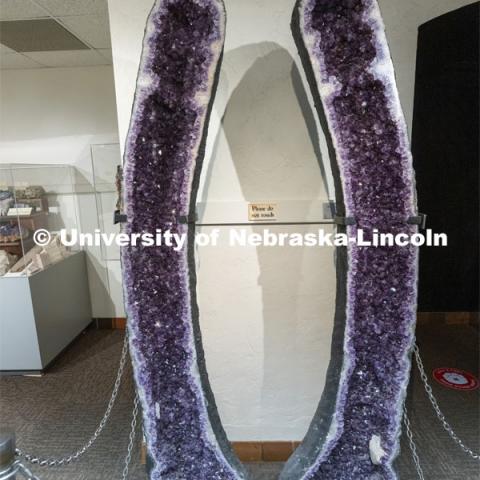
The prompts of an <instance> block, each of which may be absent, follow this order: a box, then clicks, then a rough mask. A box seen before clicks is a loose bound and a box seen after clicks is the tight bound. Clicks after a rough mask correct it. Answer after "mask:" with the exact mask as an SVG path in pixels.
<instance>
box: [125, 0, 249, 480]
mask: <svg viewBox="0 0 480 480" xmlns="http://www.w3.org/2000/svg"><path fill="white" fill-rule="evenodd" d="M192 1H193V2H195V3H197V2H198V3H204V4H214V5H216V6H217V8H218V9H219V11H221V15H220V16H222V15H223V19H225V17H226V15H225V9H224V4H223V1H222V0H192ZM174 2H175V0H157V1H156V2H155V4H154V6H153V7H152V10H151V12H150V15H149V19H148V21H147V26H146V29H145V38H144V47H143V53H142V60H141V63H140V68H139V73H138V77H137V91H136V94H135V100H134V105H133V109H132V120H131V124H130V128H129V133H128V135H127V143H126V148H125V159H124V168H125V189H124V203H125V207H126V212H127V215H128V222H132V217H133V209H132V208H131V205H132V203H133V199H132V197H131V195H132V184H133V182H134V181H135V179H137V178H138V177H137V175H138V174H137V173H136V172H135V158H134V155H133V152H134V149H133V143H134V140H135V137H136V136H137V135H138V131H139V128H138V126H137V125H136V121H138V118H137V115H139V113H141V110H142V108H143V107H142V101H143V100H144V99H145V98H146V97H147V93H148V92H147V93H145V92H142V88H141V86H140V84H141V82H142V74H143V72H144V69H145V66H146V65H147V64H148V62H149V61H151V59H149V58H148V55H147V54H148V50H149V47H148V42H149V39H150V37H151V36H152V32H151V31H149V29H152V27H153V20H152V19H153V17H154V16H155V15H157V14H158V12H159V11H160V10H161V8H162V7H163V6H164V4H168V3H174ZM224 32H225V25H223V35H224ZM223 40H224V38H223ZM223 40H222V43H223ZM222 52H223V46H222V51H221V52H219V55H218V58H217V65H216V68H215V73H214V78H213V82H212V86H211V94H210V99H209V103H208V105H207V108H206V110H205V118H204V124H203V131H202V132H200V133H201V138H200V143H199V146H198V151H197V152H196V155H195V157H196V158H195V159H194V162H193V163H192V168H193V171H192V174H193V175H192V184H191V191H190V192H186V195H187V196H188V195H189V196H190V200H189V207H188V208H189V213H193V214H194V212H195V200H196V195H197V191H198V184H199V178H200V172H201V168H202V162H203V158H204V155H205V144H206V140H207V134H208V122H209V118H210V114H211V111H212V108H213V100H214V97H215V92H216V88H217V85H218V79H219V72H220V66H221V58H222V55H223V53H222ZM212 56H213V57H215V54H214V53H213V52H212ZM212 65H213V64H212ZM157 88H161V86H160V87H159V86H158V85H157ZM192 133H195V132H192ZM151 173H152V172H151ZM182 195H184V196H185V192H184V193H182ZM193 218H194V216H193ZM163 226H164V225H159V226H158V227H159V228H161V227H163ZM129 227H130V224H129V223H127V225H126V227H125V230H126V231H129V232H130V231H131V228H129ZM178 230H179V231H180V232H182V231H183V232H184V233H187V235H188V244H187V249H186V252H185V263H186V270H185V275H186V277H187V278H185V282H186V283H187V284H188V288H189V295H190V305H189V306H188V308H187V310H190V313H191V318H190V324H191V332H192V338H191V347H189V348H193V352H194V357H195V362H196V367H195V368H196V369H197V370H198V376H199V378H198V381H199V383H200V388H199V389H198V390H197V394H198V395H199V396H201V397H202V398H200V399H199V403H200V404H201V405H203V408H204V409H205V410H204V412H202V413H200V415H201V417H202V418H197V419H196V420H197V421H199V422H206V424H204V425H203V428H204V431H203V434H202V438H199V439H198V442H204V444H205V445H206V447H207V448H208V449H211V450H214V451H215V455H214V457H213V458H214V462H215V461H218V462H219V464H220V470H221V471H225V473H224V474H215V476H214V474H213V470H212V475H209V472H208V471H207V470H208V467H206V468H207V470H203V471H201V472H200V475H198V478H202V479H205V480H207V479H208V480H210V478H212V479H213V478H215V479H218V480H237V479H244V478H246V477H247V473H246V471H245V469H244V467H243V465H242V464H241V463H240V461H239V460H238V458H237V457H236V456H235V454H234V453H233V450H232V448H231V445H230V443H229V442H228V439H227V436H226V434H225V431H224V429H223V427H222V424H221V421H220V417H219V415H218V411H217V408H216V404H215V399H214V396H213V393H212V390H211V387H210V384H209V381H208V375H207V371H206V365H205V358H204V352H203V347H202V340H201V333H200V326H199V312H198V306H197V303H196V272H195V254H194V253H195V250H194V237H195V225H194V224H192V223H190V224H188V225H185V226H182V227H180V226H179V227H178ZM134 263H135V255H134V254H133V253H132V250H131V249H128V248H124V249H122V270H123V275H124V278H125V282H124V294H125V299H126V300H125V306H126V311H127V316H128V329H129V333H130V351H131V355H132V361H133V366H134V375H135V379H136V384H137V392H138V394H139V397H140V400H141V406H142V412H143V419H144V426H145V432H146V435H147V438H146V440H147V455H148V460H147V469H148V471H149V477H150V478H151V479H152V480H159V479H165V480H166V479H168V480H190V479H187V478H184V476H183V475H182V474H181V473H175V472H173V473H168V474H164V475H161V474H159V473H158V472H159V470H160V466H161V463H162V459H161V458H159V456H158V452H157V451H155V450H156V449H155V446H154V445H153V441H152V438H151V436H150V435H151V434H152V432H153V433H154V431H155V428H156V427H155V425H154V422H153V421H152V419H154V417H155V411H154V407H155V406H154V403H153V402H150V401H148V399H147V395H146V390H145V389H146V388H147V386H146V385H145V383H144V380H143V379H144V378H145V376H146V374H147V375H155V372H152V371H149V372H145V371H142V368H143V367H144V365H142V364H143V363H144V362H143V358H142V357H143V353H142V352H141V351H140V349H139V341H138V340H139V337H141V335H142V332H140V331H139V329H138V328H137V327H136V318H137V316H138V312H139V310H138V307H135V308H134V303H135V293H134V292H133V288H132V279H133V278H134V273H133V272H134V266H133V264H134ZM179 268H182V267H181V266H180V265H179ZM140 308H141V307H140ZM186 355H187V356H188V355H189V352H188V351H186ZM188 373H189V374H190V375H191V374H192V373H193V372H188ZM190 381H191V382H192V383H195V382H196V381H197V380H195V379H194V378H192V379H191V380H190ZM212 435H213V437H212ZM164 447H167V448H166V449H165V448H164ZM162 451H168V445H167V446H165V445H163V446H162ZM170 460H171V459H170ZM180 460H182V461H184V459H179V461H180ZM194 461H195V459H193V462H194ZM214 467H215V468H217V465H214ZM214 467H212V468H214ZM199 468H200V467H199Z"/></svg>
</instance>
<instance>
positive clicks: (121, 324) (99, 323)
mask: <svg viewBox="0 0 480 480" xmlns="http://www.w3.org/2000/svg"><path fill="white" fill-rule="evenodd" d="M93 324H94V326H95V327H96V328H97V329H98V330H125V327H126V326H127V319H126V318H121V317H120V318H94V319H93Z"/></svg>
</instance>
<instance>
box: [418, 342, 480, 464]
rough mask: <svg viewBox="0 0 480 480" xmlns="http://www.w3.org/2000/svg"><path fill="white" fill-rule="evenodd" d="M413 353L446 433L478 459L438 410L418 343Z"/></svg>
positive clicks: (468, 453) (479, 457) (426, 389)
mask: <svg viewBox="0 0 480 480" xmlns="http://www.w3.org/2000/svg"><path fill="white" fill-rule="evenodd" d="M413 353H414V355H415V360H416V362H417V367H418V371H419V372H420V377H421V379H422V382H423V385H424V387H425V391H426V392H427V396H428V399H429V400H430V403H431V404H432V407H433V409H434V410H435V413H436V415H437V417H438V419H439V420H440V423H441V424H442V427H443V428H444V430H445V431H446V432H447V433H448V435H449V436H450V438H451V439H452V440H453V441H454V442H455V443H456V444H457V445H458V446H459V447H460V448H461V449H462V450H463V451H464V452H465V453H466V454H467V455H469V456H470V457H472V458H473V459H474V460H480V454H478V453H475V452H474V451H473V450H472V449H471V448H468V447H467V446H466V445H465V443H463V441H462V440H461V439H460V438H459V437H458V435H457V434H456V433H455V431H454V430H453V428H452V427H451V425H450V424H449V423H448V422H447V419H446V418H445V415H444V414H443V413H442V411H441V410H440V407H439V406H438V402H437V399H436V398H435V396H434V395H433V390H432V387H431V386H430V383H429V382H428V376H427V374H426V373H425V367H424V365H423V362H422V357H421V356H420V350H419V348H418V345H415V346H414V348H413Z"/></svg>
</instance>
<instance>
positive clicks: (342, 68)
mask: <svg viewBox="0 0 480 480" xmlns="http://www.w3.org/2000/svg"><path fill="white" fill-rule="evenodd" d="M292 30H293V33H294V37H295V39H296V42H297V45H298V47H299V51H300V55H301V57H302V62H303V64H304V68H305V70H306V73H307V77H308V80H309V83H310V86H311V89H312V92H313V96H314V98H315V103H316V106H317V110H318V113H319V116H320V119H321V122H322V123H323V124H324V126H325V130H326V132H328V133H329V135H330V145H329V147H330V156H331V162H332V169H333V171H334V176H335V177H336V187H337V188H336V195H337V207H338V214H339V215H340V216H346V217H351V218H352V219H354V224H353V225H349V226H347V227H340V229H341V230H342V231H345V230H346V231H347V233H348V234H349V236H350V237H352V236H355V235H356V232H357V229H360V228H361V229H362V230H363V231H364V233H365V237H366V238H369V236H371V234H372V231H373V229H378V230H379V231H380V232H382V233H393V234H396V233H407V234H413V233H415V232H416V231H417V227H415V226H413V225H410V224H409V217H411V216H414V215H416V199H415V185H414V173H413V168H412V158H411V153H410V151H409V145H408V138H407V129H406V125H405V121H404V118H403V114H402V111H401V107H400V101H399V98H398V93H397V89H396V85H395V78H394V71H393V65H392V61H391V58H390V54H389V50H388V45H387V41H386V37H385V33H384V26H383V22H382V19H381V16H380V12H379V8H378V5H377V3H376V1H375V0H300V1H299V2H298V3H297V6H296V9H295V12H294V17H293V21H292ZM346 223H348V222H346ZM417 259H418V252H417V249H416V248H414V247H411V246H409V247H398V246H395V247H361V246H357V245H355V244H350V246H349V247H348V248H347V249H338V251H337V305H336V318H335V328H334V333H333V342H332V359H331V363H330V366H329V370H328V373H327V381H326V386H325V390H324V393H323V395H322V399H321V401H320V405H319V407H318V410H317V413H316V415H315V418H314V419H313V422H312V424H311V426H310V429H309V432H308V433H307V435H306V437H305V439H304V442H303V443H302V445H301V446H300V447H299V448H298V449H297V451H296V453H295V454H294V455H293V457H292V458H291V459H290V461H289V462H288V463H287V465H286V467H285V469H284V471H283V472H282V475H281V479H282V480H293V479H302V480H313V479H322V480H323V479H324V480H335V479H338V480H367V479H368V480H384V479H395V478H396V474H395V472H394V470H393V467H392V462H393V460H394V458H395V457H396V455H397V453H398V448H399V446H398V444H399V435H400V426H401V418H402V405H403V401H404V397H405V392H406V387H407V383H408V378H409V372H410V354H411V349H412V345H413V338H414V325H415V314H416V286H417Z"/></svg>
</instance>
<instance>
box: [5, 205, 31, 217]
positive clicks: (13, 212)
mask: <svg viewBox="0 0 480 480" xmlns="http://www.w3.org/2000/svg"><path fill="white" fill-rule="evenodd" d="M32 211H33V207H18V208H9V209H8V213H7V215H8V216H9V217H16V216H19V217H24V216H28V215H31V214H32Z"/></svg>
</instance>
